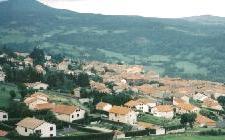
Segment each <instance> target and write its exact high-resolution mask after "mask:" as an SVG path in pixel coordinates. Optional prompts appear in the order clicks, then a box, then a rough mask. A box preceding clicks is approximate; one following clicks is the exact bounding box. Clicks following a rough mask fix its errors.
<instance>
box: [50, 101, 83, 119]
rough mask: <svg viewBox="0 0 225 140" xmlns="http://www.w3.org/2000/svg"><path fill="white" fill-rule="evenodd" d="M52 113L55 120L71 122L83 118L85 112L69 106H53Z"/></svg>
mask: <svg viewBox="0 0 225 140" xmlns="http://www.w3.org/2000/svg"><path fill="white" fill-rule="evenodd" d="M52 111H53V112H54V114H55V115H56V118H57V119H59V120H61V121H65V122H73V121H75V120H80V119H83V118H84V117H85V110H83V109H81V108H79V107H76V106H71V105H55V107H54V108H53V109H52Z"/></svg>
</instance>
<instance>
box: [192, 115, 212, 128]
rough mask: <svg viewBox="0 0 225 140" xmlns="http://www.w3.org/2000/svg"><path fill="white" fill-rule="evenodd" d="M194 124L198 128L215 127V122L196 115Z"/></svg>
mask: <svg viewBox="0 0 225 140" xmlns="http://www.w3.org/2000/svg"><path fill="white" fill-rule="evenodd" d="M195 122H196V123H197V124H198V125H199V126H200V127H204V126H206V127H216V122H215V121H214V120H211V119H209V118H207V117H205V116H202V115H198V116H197V118H196V119H195Z"/></svg>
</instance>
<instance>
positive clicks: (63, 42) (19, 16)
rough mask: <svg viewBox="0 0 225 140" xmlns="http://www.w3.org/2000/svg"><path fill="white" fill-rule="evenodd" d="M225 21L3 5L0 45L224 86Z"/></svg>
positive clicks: (18, 2)
mask: <svg viewBox="0 0 225 140" xmlns="http://www.w3.org/2000/svg"><path fill="white" fill-rule="evenodd" d="M224 40H225V18H220V17H212V16H200V17H189V18H182V19H160V18H144V17H137V16H104V15H95V14H81V13H76V12H71V11H66V10H57V9H53V8H50V7H47V6H45V5H43V4H41V3H39V2H37V1H34V0H9V1H6V2H1V3H0V45H1V46H6V47H11V48H13V49H14V50H17V51H24V50H26V51H31V50H32V49H33V48H34V47H36V46H39V47H40V48H43V49H45V51H47V52H48V53H50V54H59V53H62V54H63V55H66V56H69V57H72V58H80V59H85V60H102V61H107V62H114V63H115V62H119V61H125V62H126V63H129V64H142V65H145V66H146V68H153V69H156V70H158V71H159V72H160V73H161V74H162V75H169V76H176V77H177V76H180V77H183V78H191V79H208V80H214V81H220V82H225V77H224V75H225V63H224V60H225V55H224V54H225V45H224Z"/></svg>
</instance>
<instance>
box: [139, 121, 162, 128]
mask: <svg viewBox="0 0 225 140" xmlns="http://www.w3.org/2000/svg"><path fill="white" fill-rule="evenodd" d="M137 124H138V125H139V126H141V127H143V128H145V129H147V128H150V129H154V128H158V127H159V126H156V125H154V124H151V123H146V122H137Z"/></svg>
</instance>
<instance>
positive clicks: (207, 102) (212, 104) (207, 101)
mask: <svg viewBox="0 0 225 140" xmlns="http://www.w3.org/2000/svg"><path fill="white" fill-rule="evenodd" d="M203 105H205V106H207V107H215V106H218V105H220V104H219V103H218V102H217V101H215V100H213V99H210V98H206V99H205V100H203Z"/></svg>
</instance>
